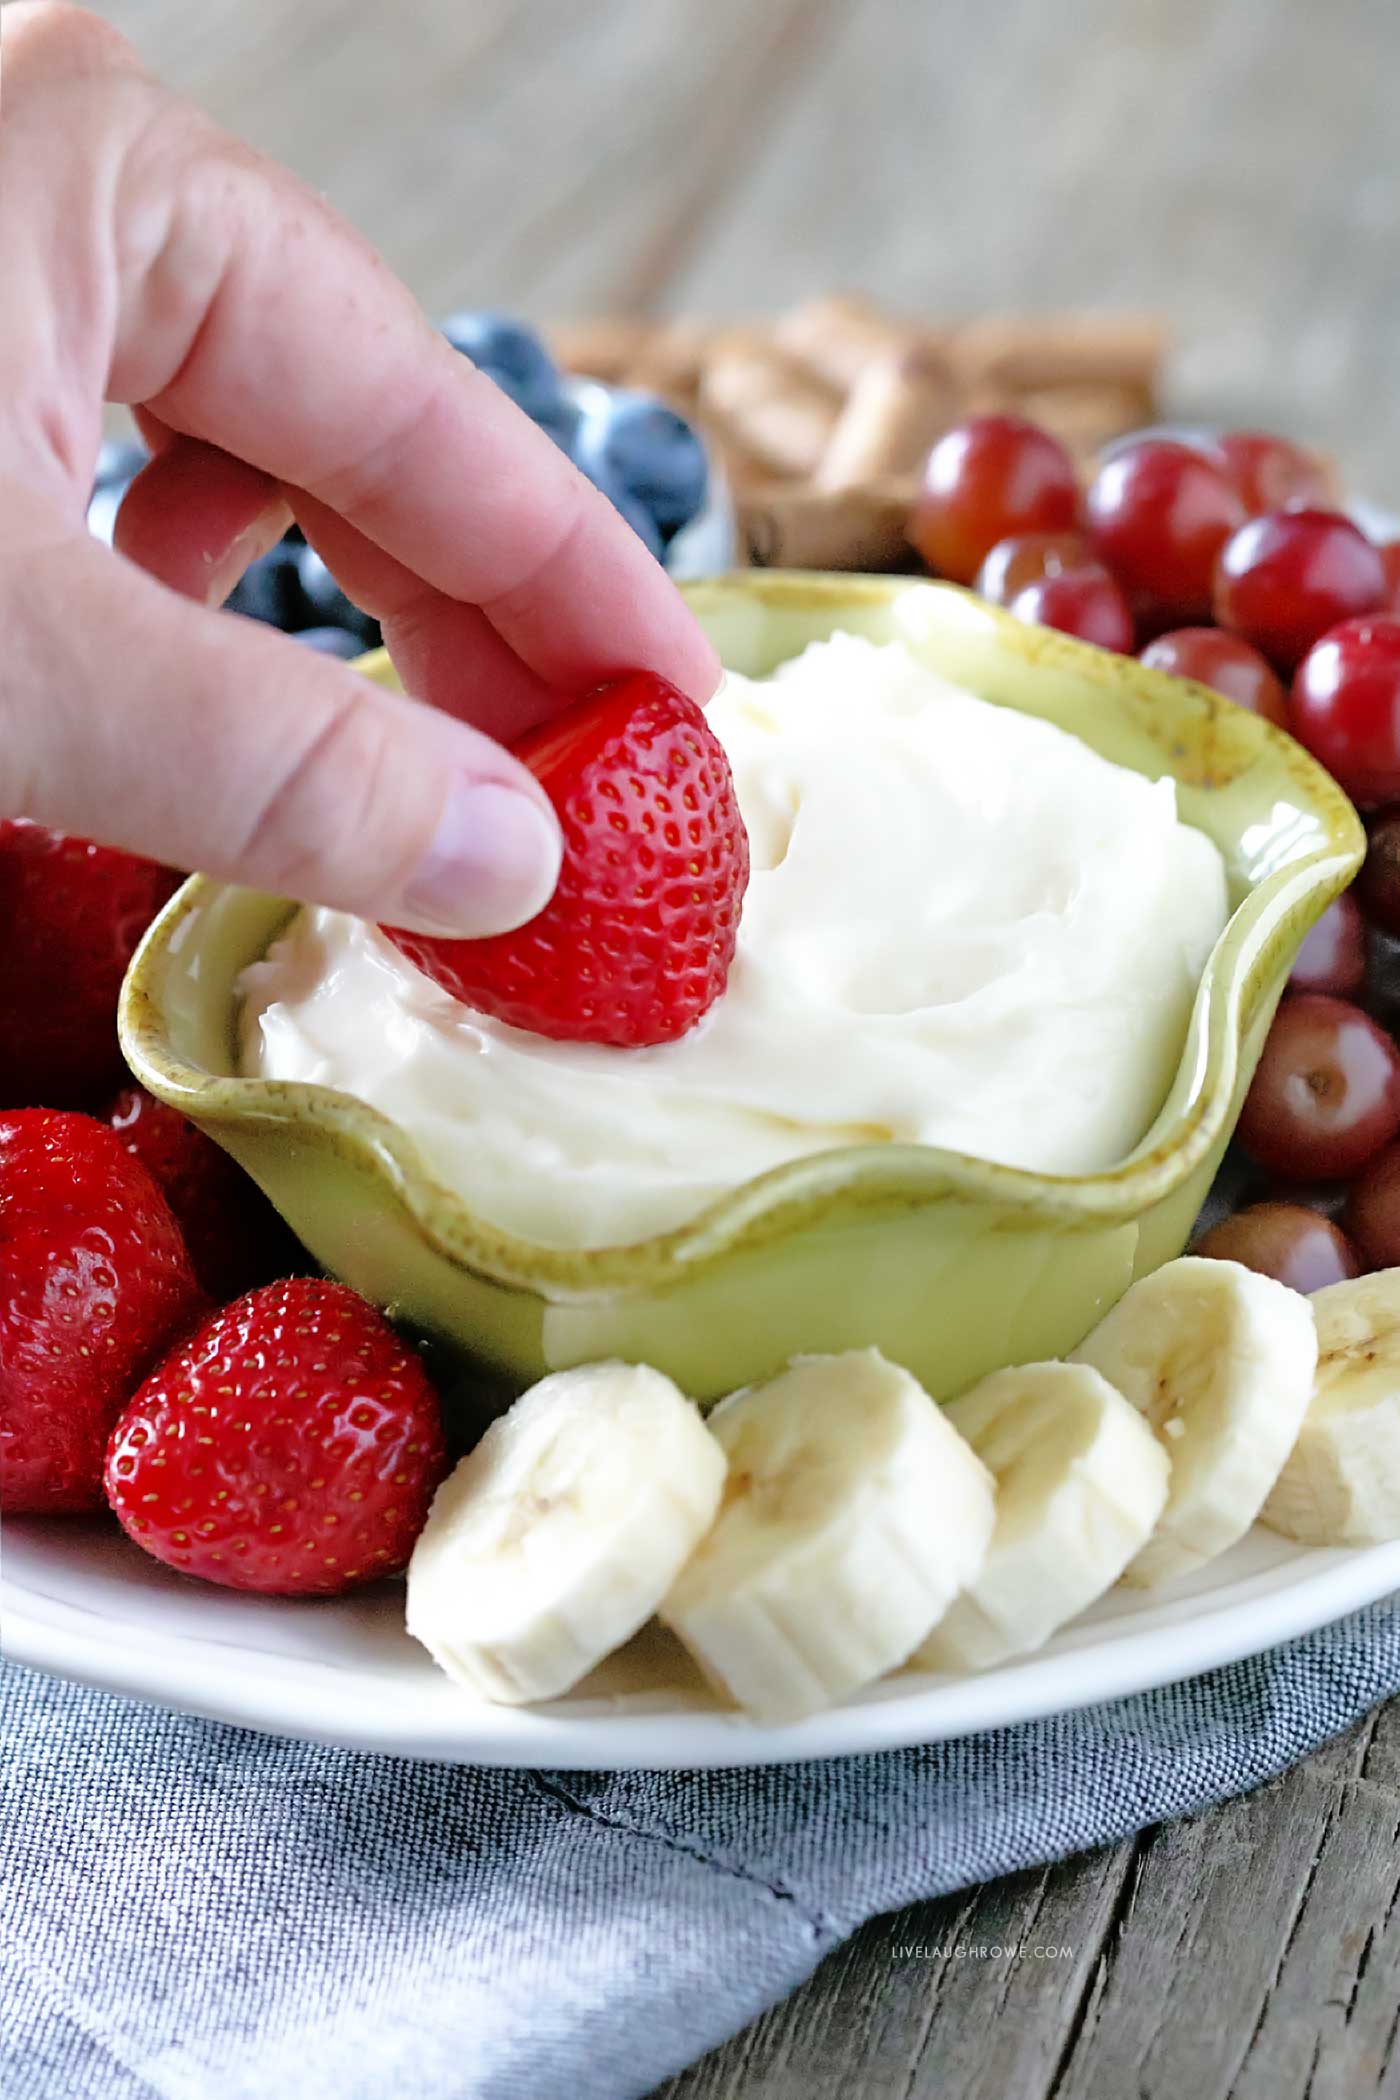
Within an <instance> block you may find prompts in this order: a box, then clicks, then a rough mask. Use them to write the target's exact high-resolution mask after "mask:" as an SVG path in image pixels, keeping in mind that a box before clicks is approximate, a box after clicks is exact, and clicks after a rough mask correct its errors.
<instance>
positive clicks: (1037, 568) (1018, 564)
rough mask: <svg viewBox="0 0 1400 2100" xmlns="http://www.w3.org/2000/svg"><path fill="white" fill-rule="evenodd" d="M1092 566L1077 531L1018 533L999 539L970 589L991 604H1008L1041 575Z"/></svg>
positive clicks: (1080, 534) (1052, 574)
mask: <svg viewBox="0 0 1400 2100" xmlns="http://www.w3.org/2000/svg"><path fill="white" fill-rule="evenodd" d="M1086 562H1089V563H1093V565H1094V566H1095V567H1097V566H1098V565H1097V563H1094V558H1093V556H1092V554H1090V552H1089V542H1088V541H1087V540H1086V539H1085V537H1084V535H1083V534H1082V533H1080V532H1018V533H1013V534H1012V536H1011V538H1010V539H1006V540H998V541H997V543H996V545H995V547H993V549H992V551H991V553H990V554H989V555H988V556H987V559H986V560H985V561H984V562H983V564H982V566H981V568H980V569H979V570H978V571H977V580H976V582H975V583H974V584H973V586H972V587H973V589H974V590H975V591H979V592H980V593H981V595H982V596H983V597H984V598H990V599H991V601H992V603H993V605H1009V604H1010V603H1011V601H1012V599H1013V598H1014V597H1015V596H1016V593H1017V592H1018V591H1023V590H1024V589H1025V587H1026V585H1027V584H1028V583H1039V582H1040V579H1041V577H1042V576H1063V575H1064V574H1065V573H1066V572H1067V571H1068V570H1070V569H1080V568H1083V566H1084V564H1085V563H1086Z"/></svg>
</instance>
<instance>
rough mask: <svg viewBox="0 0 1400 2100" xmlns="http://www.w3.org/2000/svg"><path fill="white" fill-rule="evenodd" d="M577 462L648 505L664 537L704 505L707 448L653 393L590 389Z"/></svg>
mask: <svg viewBox="0 0 1400 2100" xmlns="http://www.w3.org/2000/svg"><path fill="white" fill-rule="evenodd" d="M574 458H575V459H576V460H577V461H578V464H579V465H580V466H581V467H582V469H583V471H584V473H585V474H587V475H588V476H589V478H590V479H591V480H593V481H596V482H598V484H599V485H600V486H605V485H606V486H611V485H619V486H621V487H622V488H624V489H626V490H627V491H628V493H629V494H630V495H632V496H634V497H635V498H636V499H637V500H638V501H639V502H641V503H644V504H645V505H646V507H647V509H648V510H649V511H650V512H651V514H652V516H653V517H654V518H655V519H656V522H657V525H658V526H659V527H660V529H661V531H662V533H663V534H667V535H669V534H670V533H672V532H675V531H677V530H679V528H680V527H681V526H682V525H684V524H686V523H688V522H689V520H690V519H691V518H693V517H694V516H695V513H696V512H697V511H698V510H699V509H700V507H701V505H702V504H703V503H704V501H705V486H706V482H707V480H708V469H707V466H706V462H705V448H704V446H703V445H702V444H701V442H700V440H699V438H698V437H697V436H696V434H695V432H694V431H693V430H692V429H691V427H690V425H689V423H687V422H686V420H685V418H684V416H678V415H677V414H676V412H675V410H674V409H673V408H667V406H666V404H665V402H664V401H658V400H656V398H655V397H654V396H653V395H651V394H633V393H626V392H623V391H621V390H620V389H615V388H603V387H596V388H590V389H589V391H588V397H587V405H586V407H585V408H584V411H583V416H582V420H581V421H580V424H579V430H578V437H577V439H576V441H575V445H574Z"/></svg>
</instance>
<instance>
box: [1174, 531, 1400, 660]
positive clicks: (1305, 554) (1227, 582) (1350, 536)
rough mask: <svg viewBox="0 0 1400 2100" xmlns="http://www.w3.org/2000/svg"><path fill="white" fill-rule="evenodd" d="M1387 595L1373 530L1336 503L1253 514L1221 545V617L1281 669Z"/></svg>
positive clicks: (1218, 601)
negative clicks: (1365, 528)
mask: <svg viewBox="0 0 1400 2100" xmlns="http://www.w3.org/2000/svg"><path fill="white" fill-rule="evenodd" d="M1384 596H1385V570H1384V569H1383V568H1382V566H1381V558H1380V556H1379V554H1378V553H1377V552H1376V550H1375V548H1374V547H1373V546H1372V545H1371V542H1370V541H1369V540H1368V539H1367V538H1366V536H1365V534H1364V533H1363V532H1361V531H1359V530H1358V528H1357V527H1356V526H1355V525H1353V524H1352V522H1351V519H1350V518H1344V517H1343V516H1342V515H1341V513H1340V512H1339V511H1334V510H1277V511H1271V512H1270V513H1269V514H1268V516H1267V517H1262V518H1251V519H1250V521H1249V523H1248V524H1247V525H1242V526H1241V527H1240V529H1239V531H1238V532H1236V533H1234V534H1232V536H1231V537H1230V538H1229V539H1228V540H1227V541H1226V543H1225V545H1224V546H1223V547H1222V548H1221V550H1220V560H1219V562H1218V564H1217V566H1216V572H1215V617H1216V619H1217V620H1218V621H1219V622H1220V625H1221V626H1222V627H1228V628H1230V629H1231V630H1232V632H1233V633H1235V634H1242V635H1243V636H1244V638H1245V640H1246V641H1249V642H1253V643H1254V645H1255V647H1256V648H1257V649H1262V650H1263V652H1264V654H1265V656H1267V657H1268V658H1269V660H1270V661H1271V662H1272V663H1274V664H1277V665H1278V667H1279V669H1280V670H1284V671H1291V670H1292V669H1293V667H1294V665H1295V664H1296V663H1297V662H1298V660H1299V658H1300V657H1303V656H1306V654H1307V652H1308V650H1309V649H1311V647H1312V645H1313V643H1314V642H1315V641H1316V640H1317V638H1318V636H1319V635H1322V634H1325V633H1326V632H1327V629H1328V628H1329V627H1335V626H1336V624H1337V622H1338V621H1339V620H1346V619H1350V618H1351V616H1352V615H1353V614H1354V613H1365V612H1370V611H1371V610H1372V609H1373V608H1374V607H1375V606H1378V605H1379V604H1380V602H1381V600H1382V598H1383V597H1384Z"/></svg>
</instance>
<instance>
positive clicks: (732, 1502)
mask: <svg viewBox="0 0 1400 2100" xmlns="http://www.w3.org/2000/svg"><path fill="white" fill-rule="evenodd" d="M709 1427H710V1430H711V1433H712V1434H713V1435H714V1436H715V1437H716V1438H717V1439H718V1441H719V1442H720V1444H721V1445H722V1446H723V1448H724V1451H725V1454H726V1456H727V1458H728V1461H729V1479H728V1482H727V1485H726V1490H725V1498H724V1506H723V1508H722V1510H721V1513H720V1516H719V1519H718V1522H717V1523H716V1524H715V1527H714V1529H713V1530H712V1531H711V1532H710V1534H709V1536H708V1537H707V1538H706V1539H705V1541H704V1543H703V1545H701V1547H700V1548H699V1550H698V1551H697V1552H696V1554H695V1555H694V1557H693V1558H692V1559H691V1560H690V1561H689V1562H688V1564H687V1566H686V1568H685V1570H684V1572H683V1573H682V1574H681V1576H680V1578H679V1580H678V1581H677V1583H676V1585H675V1587H674V1588H673V1589H672V1591H671V1593H670V1595H669V1596H668V1597H667V1598H666V1600H665V1602H664V1603H663V1605H662V1607H661V1618H662V1620H663V1622H664V1623H665V1624H666V1625H668V1626H670V1627H671V1628H672V1630H673V1631H674V1632H675V1633H676V1634H677V1635H678V1636H679V1637H680V1639H681V1640H682V1641H683V1642H684V1643H685V1645H686V1647H687V1648H689V1650H690V1651H691V1653H692V1654H693V1655H694V1656H695V1658H696V1660H697V1661H698V1662H699V1664H700V1666H701V1668H702V1669H703V1670H705V1671H706V1672H707V1674H708V1675H709V1676H710V1677H711V1678H712V1679H713V1680H715V1681H716V1682H717V1683H718V1684H719V1685H720V1687H721V1688H722V1689H723V1690H724V1691H725V1692H726V1693H727V1694H728V1695H729V1696H730V1697H731V1698H732V1699H733V1700H735V1702H736V1703H737V1704H738V1705H740V1706H742V1707H745V1708H747V1710H748V1711H749V1712H750V1713H751V1714H754V1715H756V1716H757V1717H758V1718H759V1719H760V1720H763V1721H791V1720H796V1719H798V1718H799V1717H800V1716H801V1715H803V1714H809V1713H814V1712H816V1711H817V1710H818V1709H819V1708H821V1707H824V1706H829V1705H831V1704H832V1703H833V1702H834V1701H836V1700H838V1699H843V1698H845V1697H846V1696H847V1695H848V1694H849V1693H851V1692H854V1691H857V1690H859V1688H860V1687H861V1686H862V1685H865V1684H869V1683H871V1682H872V1680H873V1679H875V1678H877V1677H882V1676H883V1675H884V1674H885V1672H886V1671H887V1670H892V1669H895V1668H896V1667H897V1666H898V1665H899V1664H900V1663H902V1662H903V1661H904V1660H905V1658H906V1657H907V1656H908V1655H909V1654H910V1652H911V1650H912V1649H913V1648H914V1647H916V1646H917V1644H918V1643H919V1642H920V1641H921V1640H922V1639H923V1638H924V1637H925V1635H926V1634H927V1633H928V1631H929V1629H930V1628H931V1627H932V1625H933V1624H934V1622H935V1620H936V1619H938V1617H939V1616H940V1615H941V1614H942V1613H943V1612H944V1611H946V1610H947V1608H948V1605H949V1604H950V1603H951V1602H952V1599H953V1598H954V1596H955V1595H956V1594H957V1592H958V1591H959V1590H960V1589H961V1588H962V1587H963V1586H964V1584H965V1583H967V1582H970V1581H971V1580H972V1578H973V1576H974V1575H975V1574H976V1572H977V1569H978V1567H979V1566H980V1565H981V1561H982V1556H983V1554H984V1553H985V1552H986V1548H987V1542H988V1540H989V1538H990V1537H991V1531H992V1514H993V1512H992V1482H991V1476H990V1474H989V1473H988V1472H987V1469H986V1467H985V1466H984V1465H983V1464H982V1462H981V1460H980V1459H979V1458H977V1457H976V1456H975V1455H974V1454H973V1453H972V1452H971V1451H970V1450H969V1449H968V1447H967V1445H966V1444H965V1443H964V1442H963V1440H962V1438H961V1437H960V1436H959V1435H958V1433H957V1431H956V1430H955V1429H954V1428H953V1426H952V1424H951V1423H950V1422H949V1421H948V1420H947V1419H946V1417H945V1416H944V1415H943V1414H942V1413H941V1411H940V1410H939V1409H938V1408H937V1407H935V1405H934V1403H933V1402H932V1400H930V1398H929V1397H928V1394H927V1393H926V1392H925V1391H924V1389H923V1387H922V1386H921V1385H920V1384H919V1383H918V1382H917V1380H916V1379H914V1378H912V1377H911V1376H910V1375H909V1373H908V1372H907V1371H903V1370H900V1369H899V1368H898V1367H897V1366H896V1365H894V1364H891V1363H887V1362H886V1361H885V1359H884V1357H883V1356H881V1355H880V1353H879V1351H878V1350H876V1349H866V1350H857V1351H852V1352H850V1353H849V1354H847V1355H843V1356H813V1357H798V1358H797V1359H796V1360H795V1361H794V1362H793V1363H792V1364H791V1365H789V1367H788V1369H787V1370H785V1371H783V1372H781V1373H780V1374H779V1375H778V1376H777V1377H776V1378H774V1379H772V1380H771V1381H770V1382H769V1383H768V1384H767V1385H763V1386H758V1387H755V1388H754V1389H752V1390H750V1391H747V1392H742V1393H736V1394H735V1395H733V1397H732V1398H730V1399H728V1400H726V1401H724V1402H723V1403H722V1404H721V1405H720V1406H719V1407H718V1408H716V1409H715V1411H714V1412H713V1413H712V1414H711V1415H710V1417H709Z"/></svg>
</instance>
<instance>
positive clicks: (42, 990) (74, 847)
mask: <svg viewBox="0 0 1400 2100" xmlns="http://www.w3.org/2000/svg"><path fill="white" fill-rule="evenodd" d="M180 880H181V877H180V876H179V875H178V874H177V873H176V872H175V870H174V869H173V868H163V867H161V866H159V865H158V864H157V863H156V862H155V861H152V860H139V859H137V857H136V856H135V855H134V854H131V853H119V852H117V851H115V850H114V849H113V848H112V847H109V846H95V845H93V844H92V842H91V841H90V840H88V839H79V838H71V837H70V836H69V835H68V834H67V833H66V832H62V831H49V830H47V829H46V828H45V826H44V825H42V824H31V823H30V822H29V820H28V818H26V817H13V818H10V819H8V820H0V1103H9V1104H12V1105H14V1106H16V1107H21V1106H24V1107H27V1106H30V1105H32V1104H38V1103H42V1104H43V1105H44V1106H45V1107H49V1108H68V1107H73V1106H76V1105H79V1104H82V1103H87V1102H90V1101H92V1100H93V1099H94V1098H95V1097H96V1096H98V1095H100V1094H101V1093H102V1092H103V1091H104V1090H105V1089H107V1088H109V1087H113V1086H116V1085H117V1084H118V1082H119V1081H120V1079H121V1076H122V1069H123V1067H122V1055H121V1051H120V1050H119V1048H118V1047H117V993H118V992H119V990H120V989H121V981H122V978H123V976H124V974H125V972H126V966H127V964H128V963H129V962H130V961H131V958H132V955H133V953H134V952H135V948H136V944H137V942H138V941H139V940H140V938H141V936H142V934H143V933H144V932H145V930H146V928H147V926H148V925H149V924H150V922H151V920H152V919H153V918H154V917H155V915H156V913H157V912H158V911H159V910H160V907H161V906H162V904H164V902H165V900H166V898H167V897H168V896H169V895H170V893H171V891H172V890H173V889H174V888H175V886H176V884H177V883H178V882H179V881H180Z"/></svg>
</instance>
